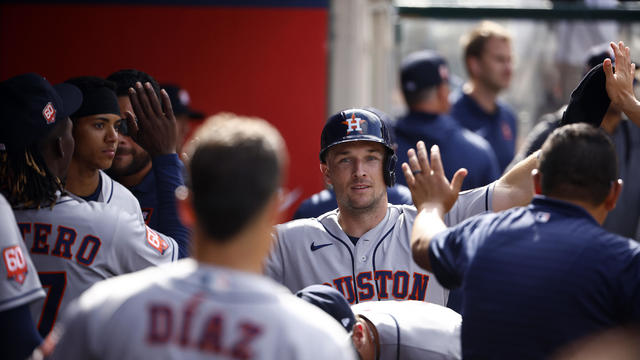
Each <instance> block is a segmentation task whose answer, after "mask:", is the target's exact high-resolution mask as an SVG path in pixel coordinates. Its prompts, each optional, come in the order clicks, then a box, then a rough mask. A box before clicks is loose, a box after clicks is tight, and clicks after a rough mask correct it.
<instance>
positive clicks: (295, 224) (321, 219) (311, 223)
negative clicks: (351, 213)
mask: <svg viewBox="0 0 640 360" xmlns="http://www.w3.org/2000/svg"><path fill="white" fill-rule="evenodd" d="M337 214H338V212H337V209H334V210H331V211H328V212H326V213H324V214H322V215H320V216H318V217H312V218H303V219H296V220H291V221H288V222H286V223H282V224H278V225H276V230H277V232H278V234H279V235H280V234H285V233H286V234H293V233H302V232H325V231H326V228H325V227H326V226H327V225H329V224H337V223H338V216H337Z"/></svg>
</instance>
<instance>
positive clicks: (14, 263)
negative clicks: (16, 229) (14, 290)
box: [2, 245, 27, 285]
mask: <svg viewBox="0 0 640 360" xmlns="http://www.w3.org/2000/svg"><path fill="white" fill-rule="evenodd" d="M2 260H4V267H5V268H6V269H7V277H8V278H9V279H13V280H15V281H16V282H18V283H19V284H20V285H22V284H23V283H24V280H25V279H26V274H27V261H26V260H25V258H24V255H23V254H22V249H21V248H20V246H18V245H15V246H12V247H8V248H6V249H4V250H2Z"/></svg>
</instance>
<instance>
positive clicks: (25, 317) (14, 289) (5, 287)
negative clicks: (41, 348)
mask: <svg viewBox="0 0 640 360" xmlns="http://www.w3.org/2000/svg"><path fill="white" fill-rule="evenodd" d="M0 229H2V231H1V232H0V252H2V264H1V265H0V323H2V327H3V329H6V330H3V331H2V332H1V333H2V335H3V336H2V337H0V346H2V349H3V358H6V359H25V358H27V356H28V355H29V354H31V352H32V351H33V349H34V348H35V347H36V346H38V345H40V343H41V342H42V338H41V337H40V334H38V330H37V329H36V327H35V324H34V323H33V319H32V318H31V312H30V311H29V304H30V303H32V302H34V301H35V300H37V299H40V298H43V297H44V296H45V292H44V290H43V289H42V285H40V280H38V273H37V272H36V269H35V267H34V266H33V262H32V261H31V258H30V257H29V253H28V252H27V248H26V246H25V244H24V241H22V237H21V236H20V230H18V226H17V225H16V219H15V217H14V216H13V211H12V210H11V207H10V206H9V203H8V202H7V200H6V199H5V198H4V196H2V194H0Z"/></svg>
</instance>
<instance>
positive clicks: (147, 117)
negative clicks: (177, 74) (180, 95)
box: [126, 82, 178, 157]
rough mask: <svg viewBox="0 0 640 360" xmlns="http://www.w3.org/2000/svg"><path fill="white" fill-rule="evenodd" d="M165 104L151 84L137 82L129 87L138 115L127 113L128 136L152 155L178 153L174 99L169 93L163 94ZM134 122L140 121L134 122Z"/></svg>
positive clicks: (132, 103) (163, 92) (164, 92)
mask: <svg viewBox="0 0 640 360" xmlns="http://www.w3.org/2000/svg"><path fill="white" fill-rule="evenodd" d="M160 97H161V100H162V105H161V104H160V101H159V100H158V97H157V96H156V93H155V91H154V90H153V87H152V86H151V84H150V83H148V82H147V83H145V84H144V86H143V85H142V84H141V83H139V82H138V83H136V86H135V89H134V88H129V99H130V100H131V107H132V108H133V111H134V113H135V116H134V114H132V113H131V112H129V111H127V113H126V117H127V125H128V126H129V135H130V136H131V137H132V138H133V139H134V140H135V141H136V142H137V143H138V144H139V145H140V146H142V147H143V148H144V149H145V150H146V151H147V152H148V153H149V155H151V156H152V157H153V156H157V155H163V154H171V153H175V151H176V142H177V134H178V131H177V125H176V117H175V115H174V114H173V108H172V107H171V100H169V95H168V94H167V92H166V91H164V89H163V90H161V91H160ZM134 119H137V121H135V120H134Z"/></svg>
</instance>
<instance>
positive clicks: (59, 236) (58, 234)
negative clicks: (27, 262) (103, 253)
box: [18, 223, 102, 266]
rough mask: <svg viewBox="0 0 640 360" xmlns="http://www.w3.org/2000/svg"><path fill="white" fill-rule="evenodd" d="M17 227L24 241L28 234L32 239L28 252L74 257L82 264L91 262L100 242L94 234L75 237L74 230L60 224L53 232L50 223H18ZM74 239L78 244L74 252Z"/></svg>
mask: <svg viewBox="0 0 640 360" xmlns="http://www.w3.org/2000/svg"><path fill="white" fill-rule="evenodd" d="M18 227H19V228H20V232H21V233H22V238H23V239H25V241H26V240H27V237H28V236H31V237H32V239H33V242H32V245H31V249H29V252H30V253H32V254H40V255H52V256H58V257H61V258H64V259H68V260H71V259H72V258H75V261H76V262H77V263H78V264H80V265H84V266H89V265H91V264H92V263H93V260H94V259H95V258H96V255H97V254H98V251H99V250H100V245H101V244H102V242H101V241H100V238H98V237H97V236H94V235H86V236H84V237H83V238H82V239H76V238H77V237H78V234H77V232H76V230H74V229H72V228H69V227H66V226H62V225H60V226H58V228H57V229H55V232H54V233H53V234H52V231H53V229H52V226H51V224H41V223H18ZM54 238H55V240H54V241H53V242H52V243H50V240H52V239H54ZM76 240H77V241H78V243H79V246H78V247H77V248H76V249H75V254H74V252H73V251H74V249H73V245H74V244H75V243H76ZM27 243H28V242H27Z"/></svg>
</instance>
